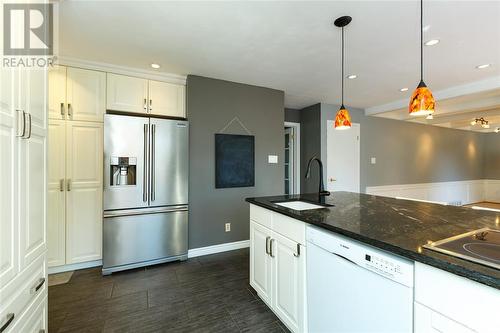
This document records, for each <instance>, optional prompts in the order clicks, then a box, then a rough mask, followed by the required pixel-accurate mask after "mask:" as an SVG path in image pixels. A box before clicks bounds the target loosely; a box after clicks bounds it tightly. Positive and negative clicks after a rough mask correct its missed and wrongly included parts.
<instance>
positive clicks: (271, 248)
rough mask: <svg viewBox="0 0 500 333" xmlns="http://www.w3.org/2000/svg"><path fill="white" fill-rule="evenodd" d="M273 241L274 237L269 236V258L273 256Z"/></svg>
mask: <svg viewBox="0 0 500 333" xmlns="http://www.w3.org/2000/svg"><path fill="white" fill-rule="evenodd" d="M273 243H274V238H271V240H270V241H269V255H270V256H271V258H274V253H273Z"/></svg>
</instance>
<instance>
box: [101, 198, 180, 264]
mask: <svg viewBox="0 0 500 333" xmlns="http://www.w3.org/2000/svg"><path fill="white" fill-rule="evenodd" d="M124 214H128V215H121V216H120V213H117V214H116V216H112V215H110V213H107V214H105V217H104V223H103V228H104V229H103V231H104V232H103V272H105V271H106V270H107V269H109V268H113V269H114V270H120V269H119V266H126V265H131V264H137V263H144V262H148V261H151V262H152V261H155V260H158V259H163V258H168V257H175V256H181V255H185V254H187V250H188V249H187V244H188V212H187V207H185V208H181V209H178V210H174V211H165V210H160V209H157V210H154V209H149V210H146V211H143V212H137V211H136V212H134V211H132V210H130V211H128V212H124ZM139 266H140V265H139ZM117 267H118V268H117Z"/></svg>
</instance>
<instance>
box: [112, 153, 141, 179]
mask: <svg viewBox="0 0 500 333" xmlns="http://www.w3.org/2000/svg"><path fill="white" fill-rule="evenodd" d="M110 165H111V168H110V171H111V175H110V176H111V177H110V181H111V184H110V185H111V186H125V185H136V167H137V158H135V157H117V156H112V157H111V161H110Z"/></svg>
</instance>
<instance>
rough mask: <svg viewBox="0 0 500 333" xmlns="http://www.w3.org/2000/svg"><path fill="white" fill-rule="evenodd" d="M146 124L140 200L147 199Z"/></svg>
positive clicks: (146, 128) (146, 126) (146, 125)
mask: <svg viewBox="0 0 500 333" xmlns="http://www.w3.org/2000/svg"><path fill="white" fill-rule="evenodd" d="M147 155H148V124H144V165H143V175H142V201H144V202H147V201H148V193H147V191H146V190H147V189H146V186H147V181H148V176H147V163H148V156H147Z"/></svg>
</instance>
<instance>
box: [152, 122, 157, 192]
mask: <svg viewBox="0 0 500 333" xmlns="http://www.w3.org/2000/svg"><path fill="white" fill-rule="evenodd" d="M155 136H156V125H155V124H152V125H151V201H155V197H156V193H155V192H156V171H155V168H156V161H155V141H156V140H155V139H156V138H155Z"/></svg>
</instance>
